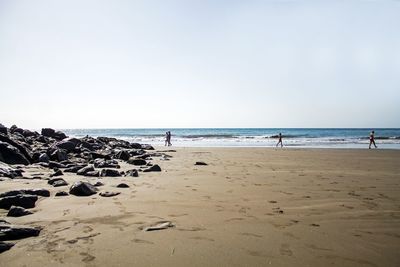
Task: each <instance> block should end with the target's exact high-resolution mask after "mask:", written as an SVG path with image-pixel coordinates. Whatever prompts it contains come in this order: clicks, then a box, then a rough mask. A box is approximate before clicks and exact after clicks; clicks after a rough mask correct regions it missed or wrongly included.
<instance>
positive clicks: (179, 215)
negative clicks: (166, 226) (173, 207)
mask: <svg viewBox="0 0 400 267" xmlns="http://www.w3.org/2000/svg"><path fill="white" fill-rule="evenodd" d="M186 215H188V214H187V213H183V214H169V215H168V216H169V217H173V218H177V217H182V216H186Z"/></svg>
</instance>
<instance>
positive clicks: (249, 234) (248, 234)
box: [239, 233, 263, 238]
mask: <svg viewBox="0 0 400 267" xmlns="http://www.w3.org/2000/svg"><path fill="white" fill-rule="evenodd" d="M239 235H244V236H251V237H257V238H262V237H263V236H262V235H257V234H253V233H239Z"/></svg>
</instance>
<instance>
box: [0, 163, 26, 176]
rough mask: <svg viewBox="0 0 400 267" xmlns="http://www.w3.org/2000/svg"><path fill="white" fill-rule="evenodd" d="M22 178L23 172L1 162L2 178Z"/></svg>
mask: <svg viewBox="0 0 400 267" xmlns="http://www.w3.org/2000/svg"><path fill="white" fill-rule="evenodd" d="M21 176H22V170H20V169H15V168H12V167H11V166H9V165H8V164H6V163H3V162H1V161H0V177H8V178H11V179H12V178H15V177H21Z"/></svg>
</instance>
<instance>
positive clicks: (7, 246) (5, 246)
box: [0, 241, 14, 253]
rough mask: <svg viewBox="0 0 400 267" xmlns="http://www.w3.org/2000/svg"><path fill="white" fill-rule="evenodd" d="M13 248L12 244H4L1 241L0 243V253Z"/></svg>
mask: <svg viewBox="0 0 400 267" xmlns="http://www.w3.org/2000/svg"><path fill="white" fill-rule="evenodd" d="M13 246H14V244H13V243H8V242H7V243H6V242H3V241H0V253H2V252H4V251H7V250H9V249H10V248H12V247H13Z"/></svg>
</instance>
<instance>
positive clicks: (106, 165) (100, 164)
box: [93, 159, 120, 169]
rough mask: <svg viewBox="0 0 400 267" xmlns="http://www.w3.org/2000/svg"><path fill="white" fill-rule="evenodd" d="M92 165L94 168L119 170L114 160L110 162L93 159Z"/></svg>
mask: <svg viewBox="0 0 400 267" xmlns="http://www.w3.org/2000/svg"><path fill="white" fill-rule="evenodd" d="M93 165H94V167H96V168H117V169H119V168H120V166H119V165H118V161H116V160H115V159H112V160H105V159H95V160H94V162H93Z"/></svg>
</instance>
